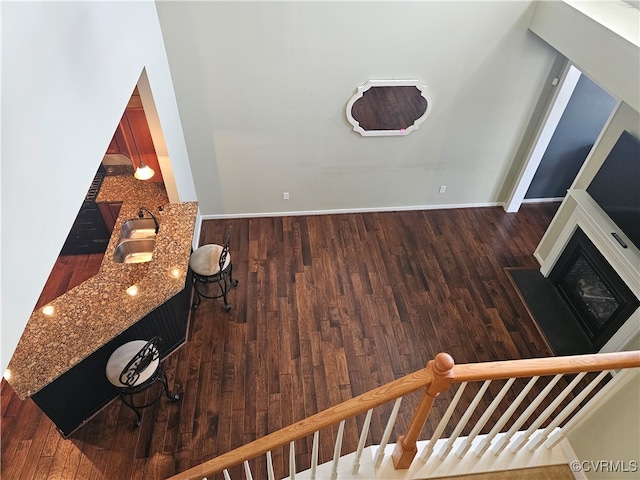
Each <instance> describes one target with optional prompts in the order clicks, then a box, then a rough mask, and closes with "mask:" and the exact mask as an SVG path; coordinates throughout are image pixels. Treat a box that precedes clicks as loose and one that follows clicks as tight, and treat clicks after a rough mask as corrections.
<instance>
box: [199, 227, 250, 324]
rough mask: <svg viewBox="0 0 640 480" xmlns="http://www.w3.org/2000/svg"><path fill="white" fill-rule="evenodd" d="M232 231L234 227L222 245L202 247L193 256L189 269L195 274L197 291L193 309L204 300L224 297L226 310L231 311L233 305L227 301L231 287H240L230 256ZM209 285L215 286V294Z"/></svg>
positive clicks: (230, 229)
mask: <svg viewBox="0 0 640 480" xmlns="http://www.w3.org/2000/svg"><path fill="white" fill-rule="evenodd" d="M231 231H232V227H229V229H228V230H227V233H226V234H225V236H224V242H223V244H222V245H216V244H213V243H209V244H206V245H202V246H200V247H198V248H197V249H196V250H195V251H194V252H193V253H192V254H191V258H190V259H189V268H190V269H191V272H192V274H193V275H192V278H193V289H194V290H195V291H196V298H195V299H194V301H193V304H192V305H191V307H192V308H198V305H200V301H201V300H202V298H220V297H222V299H223V300H224V308H225V310H226V311H229V310H231V305H229V302H228V301H227V292H228V291H229V289H230V288H231V287H235V286H236V285H238V280H235V279H234V278H233V276H232V273H233V265H232V264H231V255H230V254H229V244H230V243H231ZM209 285H215V287H213V293H212V292H210V291H209V290H210V289H209V288H208V286H209Z"/></svg>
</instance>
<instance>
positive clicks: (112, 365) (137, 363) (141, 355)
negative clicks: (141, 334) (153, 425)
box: [106, 337, 180, 427]
mask: <svg viewBox="0 0 640 480" xmlns="http://www.w3.org/2000/svg"><path fill="white" fill-rule="evenodd" d="M161 343H162V339H161V338H160V337H154V338H152V339H151V340H149V341H146V340H133V341H131V342H127V343H125V344H124V345H121V346H119V347H118V348H117V349H116V350H115V351H114V352H113V353H112V354H111V356H110V357H109V360H108V361H107V367H106V374H107V378H108V379H109V381H110V382H111V383H112V384H113V385H114V386H115V387H117V388H118V390H119V391H120V398H121V399H122V401H123V402H124V404H125V405H126V406H127V407H129V408H130V409H132V410H133V411H134V412H136V416H137V420H136V422H135V426H136V427H139V426H140V423H141V421H142V413H141V412H140V410H141V409H143V408H146V407H148V406H149V405H151V404H153V403H155V402H157V401H158V400H159V399H160V397H162V394H163V393H164V394H166V396H167V398H168V399H169V400H171V401H172V402H177V401H178V400H179V399H180V396H179V395H172V394H171V393H169V385H168V383H167V375H166V374H165V373H164V370H163V369H162V364H161V363H160V344H161ZM157 381H159V382H161V384H162V389H161V390H160V392H159V393H158V394H157V396H156V397H155V398H154V399H153V400H152V401H151V402H149V403H146V404H145V405H136V404H135V403H134V401H133V396H134V395H135V394H137V393H140V392H142V391H144V390H146V389H147V388H149V387H150V386H151V385H153V384H154V383H155V382H157Z"/></svg>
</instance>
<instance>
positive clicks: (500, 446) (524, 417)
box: [491, 373, 563, 455]
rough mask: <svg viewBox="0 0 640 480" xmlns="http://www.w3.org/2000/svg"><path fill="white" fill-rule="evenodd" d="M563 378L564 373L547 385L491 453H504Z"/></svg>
mask: <svg viewBox="0 0 640 480" xmlns="http://www.w3.org/2000/svg"><path fill="white" fill-rule="evenodd" d="M562 377H563V374H562V373H560V374H558V375H556V376H555V377H553V378H552V379H551V381H550V382H549V383H548V384H547V386H546V387H544V388H543V389H542V391H541V392H540V393H539V394H538V396H537V397H536V398H535V399H534V400H533V402H531V403H530V404H529V406H528V407H527V408H526V410H525V411H524V412H522V414H521V415H520V416H519V417H518V419H517V420H516V421H515V422H514V424H513V425H512V426H511V428H510V429H509V431H508V432H507V433H506V434H505V435H503V436H502V437H501V438H500V439H499V440H498V441H497V442H496V444H495V445H494V446H493V448H492V449H491V451H492V452H493V454H494V455H498V454H500V452H502V450H504V448H505V447H506V446H507V444H508V443H509V440H511V438H512V437H513V436H514V435H515V433H516V432H517V431H518V430H519V429H520V427H521V426H522V425H524V422H526V421H527V420H529V417H530V416H531V414H532V413H533V412H534V411H535V410H536V408H538V406H539V405H540V404H541V403H542V402H543V401H544V399H545V398H546V397H547V395H549V392H551V390H552V389H553V387H555V385H556V383H558V381H560V379H561V378H562Z"/></svg>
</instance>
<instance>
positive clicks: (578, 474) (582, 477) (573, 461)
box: [560, 437, 589, 480]
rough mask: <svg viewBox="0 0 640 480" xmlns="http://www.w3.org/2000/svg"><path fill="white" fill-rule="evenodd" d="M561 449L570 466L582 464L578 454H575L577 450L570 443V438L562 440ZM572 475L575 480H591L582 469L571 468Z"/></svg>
mask: <svg viewBox="0 0 640 480" xmlns="http://www.w3.org/2000/svg"><path fill="white" fill-rule="evenodd" d="M560 447H561V448H562V451H563V452H564V454H565V456H566V457H567V462H568V463H569V466H571V465H579V464H580V459H579V458H578V454H577V453H576V452H575V450H574V449H573V447H572V446H571V442H569V439H568V438H566V437H565V438H564V439H562V441H561V442H560ZM571 473H573V478H575V479H576V480H589V479H588V478H587V475H586V474H585V473H584V471H583V470H582V469H581V468H571Z"/></svg>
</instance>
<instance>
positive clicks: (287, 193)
mask: <svg viewBox="0 0 640 480" xmlns="http://www.w3.org/2000/svg"><path fill="white" fill-rule="evenodd" d="M282 199H283V200H289V192H282Z"/></svg>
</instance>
